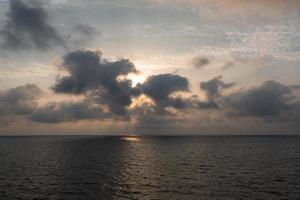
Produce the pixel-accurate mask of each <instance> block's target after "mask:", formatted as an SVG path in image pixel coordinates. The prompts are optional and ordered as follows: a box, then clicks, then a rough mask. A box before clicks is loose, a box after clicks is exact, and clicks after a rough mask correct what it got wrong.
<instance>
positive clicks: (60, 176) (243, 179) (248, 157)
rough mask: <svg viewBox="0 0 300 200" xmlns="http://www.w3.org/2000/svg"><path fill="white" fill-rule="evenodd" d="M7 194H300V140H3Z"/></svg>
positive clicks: (73, 198) (2, 185)
mask: <svg viewBox="0 0 300 200" xmlns="http://www.w3.org/2000/svg"><path fill="white" fill-rule="evenodd" d="M0 199H1V200H9V199H24V200H31V199H66V200H69V199H70V200H77V199H84V200H85V199H86V200H93V199H167V200H171V199H180V200H182V199H188V200H190V199H272V200H273V199H300V137H144V138H140V139H139V140H126V138H122V137H75V136H73V137H64V136H63V137H0Z"/></svg>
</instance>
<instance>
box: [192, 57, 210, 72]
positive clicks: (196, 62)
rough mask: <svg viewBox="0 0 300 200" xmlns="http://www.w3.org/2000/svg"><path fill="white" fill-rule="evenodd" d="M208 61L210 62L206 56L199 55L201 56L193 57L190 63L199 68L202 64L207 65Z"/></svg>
mask: <svg viewBox="0 0 300 200" xmlns="http://www.w3.org/2000/svg"><path fill="white" fill-rule="evenodd" d="M209 63H210V60H209V59H208V58H206V57H201V56H198V57H195V58H193V60H192V65H193V67H194V68H196V69H201V68H203V67H204V66H206V65H208V64H209Z"/></svg>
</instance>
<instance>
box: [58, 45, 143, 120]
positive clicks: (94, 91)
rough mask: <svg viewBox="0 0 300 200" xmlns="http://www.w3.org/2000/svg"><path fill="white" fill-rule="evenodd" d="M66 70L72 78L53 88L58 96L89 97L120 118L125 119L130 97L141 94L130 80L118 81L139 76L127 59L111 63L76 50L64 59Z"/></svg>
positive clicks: (66, 77)
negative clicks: (123, 116)
mask: <svg viewBox="0 0 300 200" xmlns="http://www.w3.org/2000/svg"><path fill="white" fill-rule="evenodd" d="M63 68H64V69H65V70H66V71H67V73H68V74H69V75H67V76H64V77H62V78H60V79H59V80H58V82H57V83H56V84H55V85H54V87H53V90H54V91H55V92H57V93H67V94H86V95H89V98H93V99H95V100H97V101H98V102H99V103H102V104H105V105H107V106H108V107H109V109H110V110H111V111H112V112H113V113H115V114H117V115H125V114H126V107H128V106H129V105H130V104H131V102H132V100H131V97H133V96H136V95H138V94H139V91H138V90H137V89H136V88H133V87H132V82H131V81H130V80H128V79H126V77H125V78H123V79H119V78H120V77H121V76H126V75H128V74H129V73H137V70H136V68H135V66H134V64H133V63H132V62H131V61H129V60H127V59H120V60H117V61H109V60H106V59H104V58H102V54H101V53H100V52H98V51H90V50H77V51H74V52H71V53H69V54H67V55H66V56H65V57H64V62H63Z"/></svg>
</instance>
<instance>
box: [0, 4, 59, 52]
mask: <svg viewBox="0 0 300 200" xmlns="http://www.w3.org/2000/svg"><path fill="white" fill-rule="evenodd" d="M48 21H49V16H48V14H47V12H46V11H45V10H44V9H43V8H42V7H41V5H40V4H38V3H37V2H36V1H30V2H29V3H24V2H23V1H21V0H10V1H9V12H8V14H7V21H6V24H5V26H4V27H3V28H2V29H1V30H0V35H1V36H2V37H3V40H4V42H3V44H2V47H3V48H4V49H8V50H14V51H15V50H25V49H26V50H27V49H29V48H30V49H38V50H47V49H49V48H51V47H54V46H64V41H63V39H62V38H61V37H60V36H59V34H58V33H57V31H56V30H55V28H54V27H52V26H51V25H50V24H49V22H48Z"/></svg>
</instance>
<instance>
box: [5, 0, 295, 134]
mask: <svg viewBox="0 0 300 200" xmlns="http://www.w3.org/2000/svg"><path fill="white" fill-rule="evenodd" d="M0 16H1V17H0V45H1V48H0V83H1V85H0V86H1V88H0V91H1V92H0V134H2V135H10V134H298V133H299V130H300V124H299V123H300V100H299V95H300V78H299V75H300V66H299V64H300V42H299V41H300V1H298V0H257V1H256V0H254V1H250V0H222V1H219V0H97V1H95V0H85V1H82V0H47V1H46V0H35V1H34V0H23V1H22V0H0Z"/></svg>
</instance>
